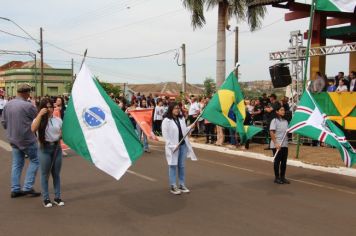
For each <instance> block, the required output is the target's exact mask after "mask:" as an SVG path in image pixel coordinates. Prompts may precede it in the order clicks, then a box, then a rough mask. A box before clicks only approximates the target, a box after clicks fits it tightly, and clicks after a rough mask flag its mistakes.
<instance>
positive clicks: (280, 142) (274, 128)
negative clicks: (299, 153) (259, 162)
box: [269, 104, 290, 184]
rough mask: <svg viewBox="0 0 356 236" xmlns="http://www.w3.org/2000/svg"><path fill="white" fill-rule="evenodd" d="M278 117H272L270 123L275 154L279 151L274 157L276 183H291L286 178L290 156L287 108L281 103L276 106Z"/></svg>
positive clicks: (272, 147) (271, 145) (272, 146)
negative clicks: (287, 133)
mask: <svg viewBox="0 0 356 236" xmlns="http://www.w3.org/2000/svg"><path fill="white" fill-rule="evenodd" d="M274 109H275V112H276V117H275V118H273V119H272V121H271V125H270V128H269V130H270V135H271V144H270V148H271V149H272V152H273V156H274V155H275V154H276V152H277V151H278V153H277V156H276V157H275V159H274V175H275V180H274V182H275V183H276V184H289V183H290V182H289V181H288V180H287V179H286V178H285V175H286V168H287V158H288V136H287V135H286V132H287V129H288V121H287V120H286V119H284V115H285V110H284V107H283V106H281V105H280V104H278V105H276V106H275V107H274Z"/></svg>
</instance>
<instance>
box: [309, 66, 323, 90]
mask: <svg viewBox="0 0 356 236" xmlns="http://www.w3.org/2000/svg"><path fill="white" fill-rule="evenodd" d="M324 87H325V81H324V78H323V76H322V75H321V73H320V72H319V71H318V72H316V79H315V80H314V81H312V85H311V88H312V92H313V93H321V92H322V91H323V90H324Z"/></svg>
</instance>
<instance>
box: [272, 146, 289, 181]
mask: <svg viewBox="0 0 356 236" xmlns="http://www.w3.org/2000/svg"><path fill="white" fill-rule="evenodd" d="M276 151H277V149H275V148H272V152H273V156H274V155H275V154H276ZM287 158H288V148H287V147H282V148H281V150H279V152H278V154H277V156H276V158H275V159H274V176H275V177H276V178H281V179H283V178H285V176H286V169H287Z"/></svg>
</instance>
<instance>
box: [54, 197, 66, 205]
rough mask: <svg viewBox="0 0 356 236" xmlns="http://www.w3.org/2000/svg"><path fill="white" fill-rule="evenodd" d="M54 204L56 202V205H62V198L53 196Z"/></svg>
mask: <svg viewBox="0 0 356 236" xmlns="http://www.w3.org/2000/svg"><path fill="white" fill-rule="evenodd" d="M53 202H54V204H56V205H57V206H64V202H63V201H62V199H60V198H55V199H54V200H53Z"/></svg>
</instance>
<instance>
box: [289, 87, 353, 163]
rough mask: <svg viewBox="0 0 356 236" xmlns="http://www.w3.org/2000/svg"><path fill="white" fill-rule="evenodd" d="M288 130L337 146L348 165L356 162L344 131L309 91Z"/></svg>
mask: <svg viewBox="0 0 356 236" xmlns="http://www.w3.org/2000/svg"><path fill="white" fill-rule="evenodd" d="M288 132H290V133H297V134H300V135H303V136H306V137H309V138H312V139H314V140H319V141H320V142H324V143H326V144H328V145H331V146H333V147H336V148H337V149H338V150H339V152H340V154H341V158H342V160H343V161H344V163H345V165H346V166H347V167H351V166H352V165H353V164H354V163H355V162H356V152H355V150H354V149H353V147H352V146H351V144H350V143H349V142H348V141H347V140H346V138H345V135H344V133H343V132H342V130H340V129H339V128H338V127H337V126H336V125H335V124H334V123H333V122H332V121H331V120H329V119H328V118H327V116H326V115H325V114H324V113H323V112H322V111H321V110H320V108H319V107H318V105H317V103H316V102H315V100H314V99H313V97H312V96H311V95H310V93H309V92H308V91H305V92H304V94H303V96H302V98H301V100H300V102H299V104H298V107H297V109H296V111H295V113H294V116H293V118H292V120H291V122H290V124H289V129H288Z"/></svg>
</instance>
